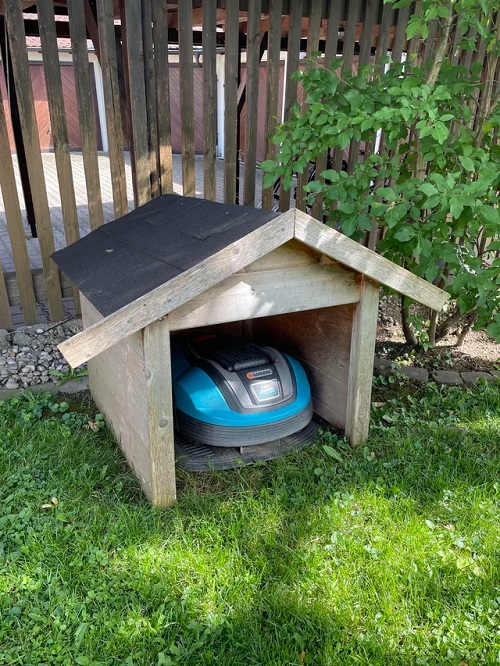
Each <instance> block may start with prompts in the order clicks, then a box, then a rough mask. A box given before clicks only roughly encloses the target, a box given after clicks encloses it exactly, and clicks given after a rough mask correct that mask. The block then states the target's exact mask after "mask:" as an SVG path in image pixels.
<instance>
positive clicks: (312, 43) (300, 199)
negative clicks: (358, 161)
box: [295, 2, 323, 211]
mask: <svg viewBox="0 0 500 666" xmlns="http://www.w3.org/2000/svg"><path fill="white" fill-rule="evenodd" d="M322 10H323V7H322V3H320V2H312V3H311V6H310V15H309V29H308V33H307V50H306V58H307V59H308V60H309V59H310V58H311V55H312V53H313V51H317V50H318V46H319V31H320V27H321V14H322ZM304 108H305V94H304V102H303V104H302V110H303V111H304ZM308 178H309V169H308V167H306V170H305V171H304V172H303V173H299V174H297V194H296V197H295V206H296V208H298V209H299V210H303V211H305V209H306V203H305V192H304V185H307V181H308Z"/></svg>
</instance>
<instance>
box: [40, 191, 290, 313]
mask: <svg viewBox="0 0 500 666" xmlns="http://www.w3.org/2000/svg"><path fill="white" fill-rule="evenodd" d="M277 216H278V214H277V213H273V212H271V211H267V210H259V209H256V208H249V207H247V206H237V205H230V204H221V203H215V202H213V201H207V200H206V199H194V198H190V197H182V196H178V195H176V194H166V195H164V196H161V197H158V198H156V199H153V200H151V201H149V202H148V203H147V204H145V205H144V206H140V207H139V208H136V209H135V210H134V211H132V212H131V213H128V214H127V215H124V216H123V217H121V218H119V219H117V220H114V221H113V222H110V223H108V224H105V225H104V226H102V227H100V228H99V229H97V230H95V231H93V232H92V233H90V234H88V235H87V236H85V237H84V238H82V239H81V240H79V241H77V242H76V243H73V245H70V246H69V247H66V248H64V249H62V250H59V251H58V252H56V253H55V254H53V255H52V258H53V259H54V261H55V263H56V264H57V265H58V266H59V268H60V269H61V270H62V271H64V273H66V275H67V276H68V277H69V278H70V279H71V280H72V282H73V283H74V284H75V285H76V286H77V287H78V289H80V291H81V292H82V293H83V294H84V295H85V296H86V298H88V300H89V301H90V302H91V303H92V304H93V305H94V306H95V307H96V308H97V309H98V310H99V312H100V313H101V314H102V315H104V316H108V315H110V314H112V313H113V312H116V310H119V309H120V308H121V307H123V306H125V305H128V304H129V303H132V302H133V301H134V300H136V299H137V298H139V297H140V296H144V295H145V294H147V293H148V292H150V291H152V290H153V289H154V288H155V287H158V286H160V285H161V284H164V283H166V282H168V281H169V280H171V279H172V278H174V277H176V276H177V275H179V274H180V273H182V272H183V271H185V270H187V269H188V268H191V267H192V266H195V265H196V264H199V263H200V262H201V261H203V260H204V259H207V258H208V257H210V256H212V255H214V254H216V253H217V252H219V251H220V250H222V249H224V247H226V246H228V245H230V244H231V243H234V242H235V241H237V240H239V239H241V238H243V237H244V236H246V235H247V234H249V233H250V232H252V231H254V230H255V229H258V228H259V227H261V226H263V225H264V224H266V223H267V222H269V221H270V220H271V219H273V218H275V217H277Z"/></svg>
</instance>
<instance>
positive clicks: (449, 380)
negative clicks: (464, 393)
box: [432, 370, 464, 386]
mask: <svg viewBox="0 0 500 666" xmlns="http://www.w3.org/2000/svg"><path fill="white" fill-rule="evenodd" d="M432 379H433V380H434V381H435V382H437V383H438V384H448V385H450V386H460V384H463V383H464V380H463V379H462V377H461V376H460V373H459V372H454V371H453V370H435V371H434V372H433V373H432Z"/></svg>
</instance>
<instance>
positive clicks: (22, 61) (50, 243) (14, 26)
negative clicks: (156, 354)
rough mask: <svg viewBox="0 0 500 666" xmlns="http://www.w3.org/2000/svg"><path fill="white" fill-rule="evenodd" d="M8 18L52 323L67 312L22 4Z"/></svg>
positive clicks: (9, 8)
mask: <svg viewBox="0 0 500 666" xmlns="http://www.w3.org/2000/svg"><path fill="white" fill-rule="evenodd" d="M5 18H6V21H7V30H8V37H9V43H10V48H11V53H12V70H13V74H14V81H15V85H16V93H17V99H18V103H19V118H20V121H21V128H22V133H23V140H24V147H25V152H26V159H27V166H28V174H29V180H30V185H31V192H32V194H33V207H34V210H35V219H36V226H37V231H38V241H39V244H40V254H41V258H42V266H43V273H44V276H45V281H46V284H47V300H48V303H49V310H50V316H51V318H52V320H53V321H60V320H62V319H64V308H63V303H62V297H61V284H60V281H59V273H58V270H57V266H56V265H55V263H54V262H53V261H52V259H51V258H50V257H51V255H52V254H53V252H54V236H53V233H52V225H51V220H50V212H49V202H48V199H47V190H46V187H45V177H44V174H43V163H42V154H41V152H40V141H39V138H38V127H37V122H36V115H35V103H34V99H33V89H32V87H31V76H30V72H29V63H28V53H27V51H26V34H25V32H24V21H23V13H22V8H21V4H20V3H19V2H14V1H13V0H12V1H10V2H6V3H5Z"/></svg>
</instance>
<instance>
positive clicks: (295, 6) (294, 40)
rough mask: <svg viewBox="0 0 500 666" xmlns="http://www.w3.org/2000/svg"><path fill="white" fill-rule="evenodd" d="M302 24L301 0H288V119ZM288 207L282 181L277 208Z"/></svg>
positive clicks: (284, 112)
mask: <svg viewBox="0 0 500 666" xmlns="http://www.w3.org/2000/svg"><path fill="white" fill-rule="evenodd" d="M301 24H302V0H290V31H289V33H288V53H287V64H286V82H285V106H284V110H283V117H284V119H285V120H288V118H289V117H290V110H291V108H292V106H293V104H295V102H296V101H297V81H296V80H295V79H293V78H292V74H293V73H294V72H296V71H297V69H298V67H299V55H300V33H301ZM289 208H290V191H288V192H286V191H285V188H284V187H283V181H282V182H281V185H280V200H279V209H280V211H282V212H283V211H285V210H288V209H289Z"/></svg>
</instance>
